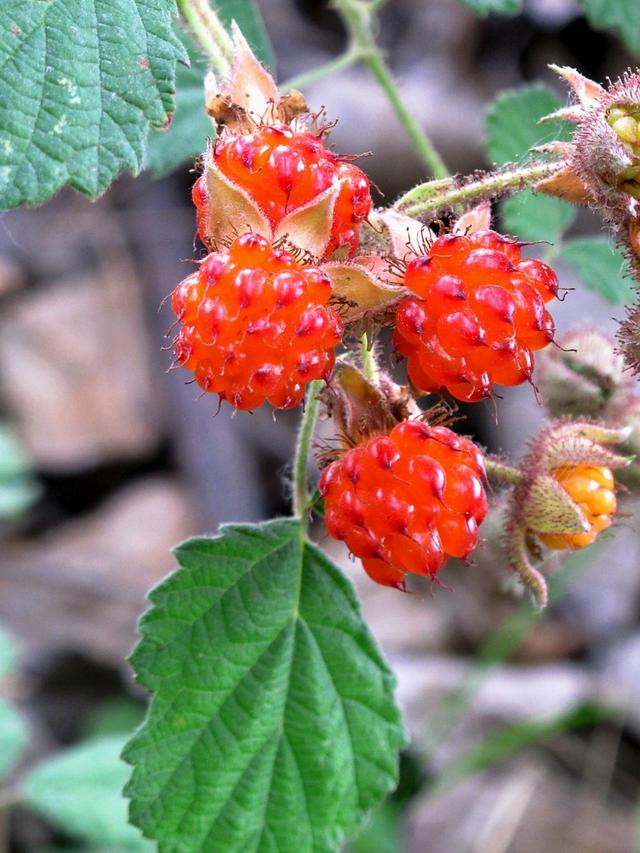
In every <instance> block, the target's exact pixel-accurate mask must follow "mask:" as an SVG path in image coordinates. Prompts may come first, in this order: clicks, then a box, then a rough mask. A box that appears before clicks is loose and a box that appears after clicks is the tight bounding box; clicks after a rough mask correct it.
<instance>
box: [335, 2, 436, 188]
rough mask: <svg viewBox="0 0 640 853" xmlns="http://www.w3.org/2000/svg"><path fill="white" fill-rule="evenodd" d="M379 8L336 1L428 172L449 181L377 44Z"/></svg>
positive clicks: (353, 46)
mask: <svg viewBox="0 0 640 853" xmlns="http://www.w3.org/2000/svg"><path fill="white" fill-rule="evenodd" d="M379 5H380V3H379V2H375V3H374V2H367V0H335V3H334V6H335V9H336V11H337V12H338V14H339V15H340V17H341V18H342V20H343V22H344V24H345V26H346V28H347V31H348V33H349V37H350V40H351V49H353V50H354V51H357V53H358V54H359V55H360V56H361V58H362V60H363V62H364V63H365V65H366V66H367V68H368V69H369V71H370V72H371V74H372V75H373V77H374V78H375V79H376V81H377V83H378V84H379V86H380V88H381V89H382V91H383V92H384V93H385V95H386V96H387V100H388V101H389V103H390V104H391V106H392V107H393V110H394V112H395V114H396V116H397V117H398V119H399V120H400V122H401V124H402V126H403V127H404V129H405V132H406V134H407V136H408V137H409V139H410V140H411V142H412V143H413V145H414V146H415V149H416V151H417V152H418V154H419V155H420V157H421V159H422V161H423V162H424V164H425V165H426V167H427V169H429V171H430V172H431V174H432V175H433V176H434V177H436V178H446V177H447V176H448V175H449V170H448V169H447V166H446V164H445V162H444V160H443V159H442V157H441V156H440V154H439V153H438V152H437V150H436V148H435V147H434V145H433V143H432V142H431V140H430V139H429V137H428V136H427V134H426V133H425V132H424V130H423V129H422V128H421V127H420V125H419V124H418V122H417V121H416V120H415V118H414V117H413V115H412V114H411V112H410V110H409V109H408V108H407V106H406V105H405V103H404V101H403V99H402V96H401V94H400V92H399V91H398V87H397V85H396V82H395V80H394V79H393V76H392V74H391V71H390V70H389V67H388V66H387V64H386V62H385V61H384V58H383V56H382V53H381V51H380V48H379V47H378V45H377V44H376V40H375V36H374V33H373V25H374V13H375V11H376V9H377V8H378V6H379Z"/></svg>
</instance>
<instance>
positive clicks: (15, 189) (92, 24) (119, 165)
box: [0, 0, 186, 208]
mask: <svg viewBox="0 0 640 853" xmlns="http://www.w3.org/2000/svg"><path fill="white" fill-rule="evenodd" d="M174 13H175V2H174V0H38V2H34V0H14V2H11V3H8V4H7V3H4V4H2V5H1V6H0V33H2V36H1V37H0V90H2V92H3V93H4V97H3V98H2V99H0V207H2V208H11V207H15V206H17V205H19V204H21V203H23V202H27V203H28V204H37V203H40V202H42V201H44V200H45V199H46V198H48V197H49V196H50V195H52V194H53V193H54V192H56V190H58V189H60V187H61V186H63V184H65V183H67V182H69V183H70V184H71V185H72V186H73V187H75V188H76V189H78V190H80V191H81V192H83V193H86V194H87V195H89V196H91V197H92V198H95V197H96V196H97V195H99V194H100V193H101V192H102V191H103V190H105V189H106V188H107V187H108V186H109V184H110V183H111V182H112V181H113V179H114V178H115V177H116V176H117V175H118V174H119V173H120V172H121V171H122V170H124V169H130V170H132V171H133V172H137V171H138V170H139V169H140V167H141V165H142V162H143V157H144V150H145V144H146V139H147V135H148V131H149V127H150V125H152V126H154V127H162V126H163V125H164V124H166V123H167V121H168V118H169V116H170V115H171V113H173V109H174V91H175V70H176V60H178V59H180V58H186V54H185V53H184V50H183V47H182V45H181V44H180V42H179V40H178V39H177V38H176V35H175V33H174V31H173V27H172V17H173V15H174Z"/></svg>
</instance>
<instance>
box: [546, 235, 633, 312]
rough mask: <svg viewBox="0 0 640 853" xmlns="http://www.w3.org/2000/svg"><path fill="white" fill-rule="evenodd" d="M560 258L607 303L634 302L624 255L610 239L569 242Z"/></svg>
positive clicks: (584, 238)
mask: <svg viewBox="0 0 640 853" xmlns="http://www.w3.org/2000/svg"><path fill="white" fill-rule="evenodd" d="M561 257H562V259H563V260H564V261H566V262H567V263H568V264H569V265H570V266H572V267H573V268H574V269H575V271H576V272H577V273H578V275H579V276H580V278H581V279H582V280H583V281H584V283H585V284H586V285H587V287H588V288H589V289H590V290H594V291H595V292H596V293H598V294H600V296H602V298H603V299H606V300H607V302H612V303H613V304H614V305H625V304H628V303H630V302H633V299H634V296H635V289H634V287H633V281H632V279H631V278H630V273H629V267H628V264H627V261H626V260H625V258H624V256H623V255H622V253H621V252H620V250H619V249H617V248H616V247H615V246H614V245H613V244H612V243H611V241H610V240H609V238H608V237H604V236H601V237H583V238H580V239H578V240H570V241H569V242H568V243H565V245H564V246H563V248H562V253H561Z"/></svg>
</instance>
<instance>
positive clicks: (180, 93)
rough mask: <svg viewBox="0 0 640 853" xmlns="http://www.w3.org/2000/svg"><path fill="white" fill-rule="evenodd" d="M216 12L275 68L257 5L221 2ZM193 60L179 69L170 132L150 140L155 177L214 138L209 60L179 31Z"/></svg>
mask: <svg viewBox="0 0 640 853" xmlns="http://www.w3.org/2000/svg"><path fill="white" fill-rule="evenodd" d="M215 6H216V10H217V11H218V12H219V13H220V17H221V18H222V19H223V21H225V23H227V24H230V23H231V21H232V20H235V21H236V23H237V24H238V26H239V27H240V29H241V31H242V34H243V35H244V37H245V38H246V39H247V41H248V42H249V44H250V45H251V47H252V49H253V50H254V52H255V54H256V56H257V57H258V58H259V59H260V60H261V61H262V62H263V63H264V64H265V65H267V66H269V67H270V68H273V67H274V59H273V51H272V49H271V43H270V41H269V37H268V35H267V31H266V30H265V27H264V23H263V21H262V17H261V15H260V11H259V9H258V7H257V5H256V4H255V3H254V2H252V0H218V2H217V3H216V4H215ZM177 30H178V34H179V37H180V39H181V40H182V42H183V43H184V45H185V47H186V49H187V51H188V53H189V58H190V60H191V67H190V68H186V67H184V66H179V67H178V71H177V75H176V89H177V91H176V112H175V115H174V117H173V121H172V123H171V126H170V127H169V128H168V129H167V130H161V131H158V132H154V133H152V134H151V135H150V137H149V149H148V153H147V165H148V166H149V167H150V168H151V171H152V172H153V173H154V175H156V177H161V176H163V175H166V174H168V173H169V172H172V171H173V170H174V169H177V168H178V166H181V165H182V164H183V163H184V162H186V161H187V160H190V159H195V158H196V157H197V156H198V155H199V154H202V152H203V151H204V149H205V145H206V140H207V138H208V137H213V136H214V133H215V131H214V128H213V125H212V123H211V119H210V118H209V116H208V115H207V114H206V112H205V108H204V76H205V73H206V70H207V63H206V60H205V59H204V58H203V57H202V56H200V54H199V53H198V50H197V48H196V47H195V45H194V44H193V41H192V40H191V38H190V37H189V36H188V35H187V34H186V33H183V32H182V31H181V30H180V28H177Z"/></svg>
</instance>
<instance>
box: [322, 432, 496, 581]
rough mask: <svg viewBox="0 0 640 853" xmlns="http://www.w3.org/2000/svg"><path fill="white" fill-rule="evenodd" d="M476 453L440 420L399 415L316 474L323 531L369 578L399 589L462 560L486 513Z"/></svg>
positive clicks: (481, 467) (480, 463)
mask: <svg viewBox="0 0 640 853" xmlns="http://www.w3.org/2000/svg"><path fill="white" fill-rule="evenodd" d="M484 477H485V470H484V461H483V456H482V453H481V452H480V451H479V450H478V448H477V447H476V446H475V445H474V444H473V443H472V442H471V441H469V440H468V439H466V438H461V437H460V436H458V435H456V434H455V433H454V432H452V431H451V430H450V429H447V428H446V427H442V426H437V427H430V426H428V425H427V424H425V423H422V422H421V421H403V422H402V423H399V424H398V425H397V426H396V427H394V428H393V429H392V430H391V432H390V433H389V434H388V435H385V436H376V437H374V438H371V439H370V440H369V441H367V443H366V444H363V445H361V446H359V447H355V448H353V449H352V450H349V451H348V452H347V453H346V454H345V455H344V456H343V457H342V458H340V459H338V460H337V461H336V462H333V463H332V464H331V465H330V466H329V467H328V468H326V469H325V471H324V472H323V474H322V478H321V480H320V493H321V494H322V496H323V497H324V500H325V523H326V526H327V530H328V531H329V533H330V534H331V535H332V536H333V537H335V538H336V539H339V540H341V541H344V542H345V543H346V544H347V547H348V548H349V550H350V551H351V552H352V553H353V554H355V555H356V556H357V557H360V558H361V559H362V565H363V566H364V569H365V571H366V572H367V574H368V575H369V576H370V577H371V578H372V579H373V580H374V581H376V582H377V583H380V584H384V585H386V586H394V587H398V588H404V580H405V575H406V574H407V572H411V573H413V574H417V575H429V576H433V575H435V574H436V572H438V571H439V570H440V569H441V568H442V566H443V565H444V562H445V560H446V558H447V556H453V557H459V558H461V559H466V558H467V557H468V556H469V554H470V553H471V551H472V550H473V549H474V548H475V546H476V544H477V542H478V525H479V524H480V522H481V521H482V520H483V519H484V517H485V515H486V513H487V497H486V493H485V490H484V486H483V479H484Z"/></svg>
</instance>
